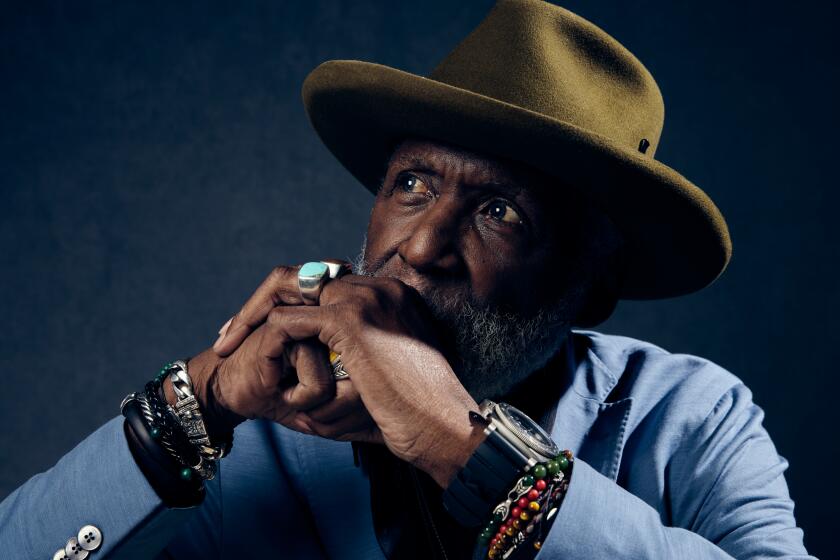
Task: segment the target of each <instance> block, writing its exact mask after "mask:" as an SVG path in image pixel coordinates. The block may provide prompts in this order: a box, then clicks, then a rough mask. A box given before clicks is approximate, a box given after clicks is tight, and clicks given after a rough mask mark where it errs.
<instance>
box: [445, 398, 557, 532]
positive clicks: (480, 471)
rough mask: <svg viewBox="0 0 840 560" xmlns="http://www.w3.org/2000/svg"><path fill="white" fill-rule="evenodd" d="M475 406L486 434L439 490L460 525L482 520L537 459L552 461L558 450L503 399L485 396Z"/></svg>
mask: <svg viewBox="0 0 840 560" xmlns="http://www.w3.org/2000/svg"><path fill="white" fill-rule="evenodd" d="M479 410H480V411H481V416H480V417H478V418H476V417H477V416H478V415H475V416H476V417H474V416H472V415H474V414H475V413H474V412H473V413H471V419H473V420H478V421H482V423H483V424H484V426H485V427H484V433H485V435H486V436H487V437H486V438H485V439H484V441H483V442H482V443H481V445H479V446H478V448H476V450H475V452H474V453H473V454H472V456H471V457H470V459H469V460H468V461H467V464H466V465H464V467H463V468H462V469H461V470H460V471H459V472H458V474H457V475H456V476H455V478H454V479H453V480H452V482H450V483H449V486H448V487H447V488H446V491H445V492H444V493H443V505H444V507H445V508H446V510H447V511H448V512H449V514H450V515H452V517H454V518H455V520H456V521H458V522H459V523H460V524H461V525H464V526H466V527H476V526H478V525H480V524H481V523H483V522H486V521H487V518H488V516H489V515H490V513H491V512H492V510H493V507H494V506H495V505H496V504H497V503H499V500H500V499H501V498H503V497H504V496H505V494H506V493H507V491H508V490H510V488H511V486H512V485H513V484H514V483H515V482H516V481H517V480H518V479H519V477H521V476H522V475H523V474H525V473H527V472H528V471H530V470H531V469H532V468H533V467H534V466H536V465H537V463H545V462H547V461H551V460H552V459H554V458H555V457H557V455H558V454H559V453H560V449H559V448H558V447H557V445H556V444H555V443H554V442H553V441H552V440H551V436H550V435H549V434H548V433H546V431H545V430H543V429H542V428H541V427H540V426H539V424H537V423H536V422H534V421H533V420H531V419H530V418H529V417H528V416H526V415H525V413H523V412H522V411H521V410H519V409H517V408H516V407H514V406H511V405H509V404H507V403H495V402H493V401H490V400H485V401H483V402H482V403H481V405H480V407H479Z"/></svg>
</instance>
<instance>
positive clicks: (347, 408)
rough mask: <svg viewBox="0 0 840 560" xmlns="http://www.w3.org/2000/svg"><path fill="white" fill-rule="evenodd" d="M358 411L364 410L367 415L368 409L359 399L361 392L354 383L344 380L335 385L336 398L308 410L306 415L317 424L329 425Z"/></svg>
mask: <svg viewBox="0 0 840 560" xmlns="http://www.w3.org/2000/svg"><path fill="white" fill-rule="evenodd" d="M358 410H363V411H364V412H365V414H367V409H365V407H364V404H363V403H362V399H361V397H359V392H358V391H357V390H356V388H355V387H354V386H353V382H352V381H351V380H349V379H344V380H341V381H338V382H336V384H335V398H333V399H332V400H330V401H327V402H325V403H324V404H321V405H319V406H316V407H314V408H312V409H310V410H307V411H306V413H307V414H308V415H309V417H310V418H312V419H313V420H315V421H316V422H325V423H328V422H334V421H335V420H337V419H339V418H341V417H343V416H347V415H349V414H351V413H353V412H356V411H358ZM368 416H370V415H368Z"/></svg>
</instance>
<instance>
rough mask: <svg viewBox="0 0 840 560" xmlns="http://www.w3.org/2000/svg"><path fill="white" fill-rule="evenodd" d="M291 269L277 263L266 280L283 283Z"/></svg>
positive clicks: (272, 282)
mask: <svg viewBox="0 0 840 560" xmlns="http://www.w3.org/2000/svg"><path fill="white" fill-rule="evenodd" d="M290 270H291V268H290V267H288V266H284V265H278V266H275V267H274V268H272V269H271V272H270V273H269V275H268V281H269V283H270V284H272V285H275V286H276V285H278V284H283V283H284V282H285V280H286V279H287V278H288V277H289V271H290Z"/></svg>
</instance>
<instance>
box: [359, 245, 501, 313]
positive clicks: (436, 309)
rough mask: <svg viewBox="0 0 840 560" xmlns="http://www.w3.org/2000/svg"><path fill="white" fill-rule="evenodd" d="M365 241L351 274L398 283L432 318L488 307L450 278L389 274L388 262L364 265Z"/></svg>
mask: <svg viewBox="0 0 840 560" xmlns="http://www.w3.org/2000/svg"><path fill="white" fill-rule="evenodd" d="M366 241H367V240H365V242H363V243H362V250H361V252H360V253H359V254H358V256H357V257H356V258H355V259H354V261H353V263H352V269H353V273H354V274H358V275H360V276H370V277H387V278H395V279H397V280H399V281H400V282H402V283H403V284H405V285H406V286H409V287H410V288H412V289H413V290H414V291H416V292H417V293H418V295H419V296H420V297H421V298H422V300H423V301H424V302H425V303H426V305H427V306H428V307H429V309H430V310H431V311H432V313H433V314H434V315H435V316H440V315H444V316H448V315H449V314H450V312H452V311H454V310H455V309H456V308H457V307H458V306H460V305H463V304H468V305H471V306H472V307H473V308H482V309H485V308H489V307H490V306H489V305H487V304H486V303H484V302H481V301H479V300H478V298H476V297H475V294H474V293H473V292H472V290H471V289H470V286H469V284H468V283H464V282H462V281H459V280H456V279H455V278H452V277H450V276H447V275H442V274H437V275H424V274H414V273H410V272H406V271H405V270H395V271H390V270H388V268H389V267H388V266H387V265H388V262H389V261H387V260H384V261H378V262H374V263H371V264H370V265H367V264H366V263H365V248H366V246H367V242H366Z"/></svg>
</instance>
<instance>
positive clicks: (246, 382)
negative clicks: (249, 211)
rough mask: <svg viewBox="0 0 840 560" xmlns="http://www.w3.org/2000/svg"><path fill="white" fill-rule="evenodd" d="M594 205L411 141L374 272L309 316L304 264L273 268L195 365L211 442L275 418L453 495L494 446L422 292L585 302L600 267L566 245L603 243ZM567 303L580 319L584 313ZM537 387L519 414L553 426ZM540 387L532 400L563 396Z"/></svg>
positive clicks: (329, 292) (388, 178)
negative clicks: (300, 281) (592, 220)
mask: <svg viewBox="0 0 840 560" xmlns="http://www.w3.org/2000/svg"><path fill="white" fill-rule="evenodd" d="M583 204H584V203H583V201H582V200H580V199H579V198H578V197H575V196H574V195H573V194H572V193H571V192H570V191H568V190H567V189H562V188H559V187H558V185H557V180H556V179H550V178H548V177H546V176H544V175H542V174H540V173H539V172H537V171H535V170H532V169H530V168H527V167H525V166H523V165H519V164H515V163H513V162H509V161H505V160H501V159H498V158H493V157H489V156H485V155H481V154H476V153H473V152H469V151H466V150H462V149H459V148H455V147H452V146H447V145H444V144H439V143H434V142H429V141H424V140H420V139H409V140H407V141H405V142H403V143H402V144H400V145H399V146H398V148H397V149H396V150H395V152H394V154H393V156H392V158H391V161H390V162H389V165H388V168H387V172H386V175H385V177H384V180H383V187H382V189H381V190H380V192H379V193H378V195H377V197H376V200H375V203H374V207H373V211H372V213H371V217H370V222H369V225H368V231H367V239H368V244H367V250H366V266H367V269H368V270H372V271H375V274H376V277H368V276H356V275H351V276H346V277H343V278H341V279H338V280H333V281H331V282H329V283H327V284H326V286H325V287H324V289H323V291H322V293H321V297H320V305H318V306H305V305H302V303H303V302H302V300H301V298H300V295H299V293H298V290H297V268H298V267H285V266H282V267H277V268H276V269H275V270H274V271H273V272H272V273H271V274H270V275H269V277H268V278H267V279H266V280H265V281H264V282H263V284H262V285H261V286H260V287H259V288H258V289H257V291H256V292H255V293H254V295H253V296H252V297H251V298H250V299H249V301H248V302H247V303H246V304H245V305H244V306H243V308H242V309H241V310H240V311H239V313H237V314H236V315H235V316H234V318H233V319H232V320H231V321H230V322H229V323H228V324H226V325H225V327H223V329H222V333H221V336H220V338H219V340H218V341H217V342H216V344H215V345H214V348H212V349H208V350H207V351H205V352H203V353H201V354H199V355H198V356H196V357H195V358H193V359H192V360H190V364H189V368H190V373H191V375H192V377H193V380H194V384H195V385H196V392H197V395H198V397H199V399H200V400H201V401H202V403H203V405H204V409H205V411H206V417H207V421H208V423H209V425H210V429H211V432H212V431H217V432H220V431H223V430H227V429H231V428H232V427H233V426H235V425H236V424H237V423H239V422H241V421H242V420H244V419H246V418H268V419H271V420H273V421H277V422H280V423H282V424H284V425H286V426H288V427H290V428H292V429H296V430H298V431H302V432H305V433H311V434H316V435H320V436H323V437H328V438H333V439H342V440H356V441H367V442H379V443H384V444H385V445H387V446H388V448H389V449H390V450H391V452H392V453H393V454H394V455H396V456H397V457H399V458H400V459H403V460H405V461H407V462H409V463H411V464H413V465H415V466H416V467H417V468H419V469H421V470H423V471H425V472H427V473H428V474H429V475H430V476H431V477H432V478H433V479H434V480H435V481H436V482H437V483H438V484H439V485H440V486H441V487H442V488H445V487H446V486H447V485H448V484H449V482H450V481H451V479H452V477H453V476H454V475H455V474H456V473H457V471H458V470H459V469H460V468H461V467H462V466H463V465H464V464H465V463H466V462H467V460H468V458H469V457H470V455H471V454H472V453H473V451H474V450H475V448H476V447H477V446H478V445H479V444H480V443H481V441H482V440H483V437H484V435H483V433H482V430H481V428H480V427H476V426H473V425H472V424H471V423H470V422H469V419H468V418H469V416H468V413H469V412H470V411H477V410H478V404H477V403H476V402H475V400H474V399H473V398H472V397H471V396H470V394H469V393H468V392H467V391H466V389H465V388H464V387H463V385H462V384H461V383H460V382H459V380H458V378H457V376H456V375H455V372H454V371H453V369H452V367H451V366H450V363H449V361H448V360H447V357H446V350H445V348H444V345H443V344H441V341H440V340H439V339H438V333H439V329H438V328H437V327H436V325H435V323H434V321H433V320H432V318H431V316H430V315H429V313H428V311H427V309H426V308H425V305H424V302H423V297H422V294H425V293H429V291H431V290H436V291H439V292H441V293H446V294H449V295H451V296H452V297H456V298H463V297H466V296H467V295H468V294H469V295H471V296H472V297H473V298H474V299H475V300H476V301H479V302H494V303H495V304H497V305H500V306H501V307H503V308H504V307H507V308H512V309H518V310H520V311H522V312H525V313H530V312H533V311H534V310H535V309H537V308H538V307H539V306H540V305H544V302H546V301H556V300H557V299H558V298H564V297H566V298H572V297H574V298H578V299H579V298H580V295H579V294H580V293H581V292H579V291H576V290H575V288H578V287H580V284H581V283H582V282H583V283H585V282H586V281H587V278H589V276H588V275H587V274H582V267H583V266H584V264H583V263H586V266H590V267H593V268H594V267H597V266H598V265H599V260H598V259H599V258H601V256H600V254H596V253H594V252H591V251H587V250H586V248H585V247H584V243H582V242H578V241H575V242H572V243H569V242H568V241H569V240H579V239H589V238H593V239H594V238H595V237H597V235H599V234H598V232H597V230H596V231H591V232H590V231H588V232H587V236H584V237H580V235H578V234H580V228H581V227H583V225H585V224H582V223H580V222H581V220H580V216H583V215H591V212H592V209H591V208H589V209H587V211H586V212H584V211H583V206H582V205H583ZM594 240H595V241H596V242H597V241H598V240H597V239H594ZM596 244H597V243H596ZM570 303H571V304H572V307H571V308H572V309H573V310H576V309H579V308H580V306H581V305H582V303H583V302H582V301H570ZM327 347H329V348H331V349H333V350H335V351H336V352H339V353H340V354H341V356H342V360H343V362H344V365H345V369H346V370H347V371H348V372H350V375H351V379H350V380H342V381H338V382H336V381H335V380H334V379H333V378H332V373H331V370H330V369H329V365H328V359H327V354H326V352H327V351H326V348H327ZM536 377H537V376H532V378H533V379H531V380H526V381H525V382H524V383H523V385H522V386H520V388H519V389H518V390H517V391H516V393H517V394H518V395H519V396H518V397H516V398H515V400H516V401H517V402H516V403H515V404H517V405H518V406H520V407H521V408H522V409H523V410H524V411H525V412H526V413H529V414H530V415H531V416H532V417H534V418H542V417H543V416H544V415H545V413H546V410H545V407H547V406H550V403H551V402H556V400H557V397H559V395H558V394H552V395H550V396H551V398H550V399H549V398H546V399H542V400H536V399H532V400H529V399H528V398H527V397H523V395H527V394H528V391H527V387H528V385H529V384H531V383H535V382H536V381H537V380H536ZM544 381H545V380H543V381H542V382H540V383H541V385H540V388H539V390H537V391H535V393H536V394H540V395H543V396H544V395H546V389H547V388H548V387H551V386H550V385H545V384H544ZM165 389H166V391H167V394H168V395H169V396H170V398H172V394H171V389H170V388H169V387H168V386H167V387H165ZM555 389H556V386H555ZM549 392H550V391H549ZM512 396H513V395H512Z"/></svg>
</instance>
